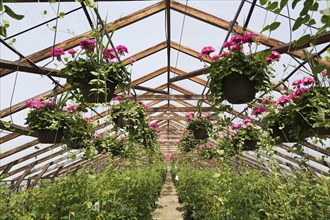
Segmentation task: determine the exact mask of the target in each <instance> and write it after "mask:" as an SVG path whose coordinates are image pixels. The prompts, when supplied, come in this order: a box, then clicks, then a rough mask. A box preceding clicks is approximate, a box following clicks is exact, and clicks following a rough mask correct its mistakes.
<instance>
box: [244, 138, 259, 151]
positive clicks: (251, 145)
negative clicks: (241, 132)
mask: <svg viewBox="0 0 330 220" xmlns="http://www.w3.org/2000/svg"><path fill="white" fill-rule="evenodd" d="M256 145H257V141H256V140H245V142H244V150H245V151H254V150H255V149H257V148H256Z"/></svg>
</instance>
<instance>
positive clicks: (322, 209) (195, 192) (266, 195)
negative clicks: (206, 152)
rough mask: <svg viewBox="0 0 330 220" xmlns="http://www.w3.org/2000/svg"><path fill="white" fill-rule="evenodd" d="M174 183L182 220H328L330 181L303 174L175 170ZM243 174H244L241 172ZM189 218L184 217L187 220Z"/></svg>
mask: <svg viewBox="0 0 330 220" xmlns="http://www.w3.org/2000/svg"><path fill="white" fill-rule="evenodd" d="M175 167H176V169H175V168H174V166H173V168H172V169H171V172H172V176H173V181H174V183H175V186H176V188H177V193H178V195H179V198H180V201H181V203H182V206H183V209H184V211H185V213H186V218H187V219H189V218H190V219H224V220H226V219H329V218H330V194H329V190H330V180H329V178H326V177H322V178H319V179H315V177H313V176H312V175H311V174H310V173H308V172H300V173H297V174H296V176H286V177H283V176H279V175H278V173H276V172H274V173H272V174H271V175H269V176H265V175H263V174H262V173H261V172H260V171H256V170H248V169H245V170H244V171H243V172H244V173H243V174H241V175H237V174H235V172H234V171H233V170H232V169H231V168H229V167H228V166H226V165H222V166H221V168H192V165H191V164H189V167H188V166H187V165H185V166H184V165H181V164H176V166H175ZM242 170H243V168H242ZM188 216H189V217H188Z"/></svg>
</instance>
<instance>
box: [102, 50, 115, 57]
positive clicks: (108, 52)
mask: <svg viewBox="0 0 330 220" xmlns="http://www.w3.org/2000/svg"><path fill="white" fill-rule="evenodd" d="M102 53H103V58H104V59H106V60H108V59H110V60H112V59H115V58H116V54H115V51H114V49H112V48H103V49H102Z"/></svg>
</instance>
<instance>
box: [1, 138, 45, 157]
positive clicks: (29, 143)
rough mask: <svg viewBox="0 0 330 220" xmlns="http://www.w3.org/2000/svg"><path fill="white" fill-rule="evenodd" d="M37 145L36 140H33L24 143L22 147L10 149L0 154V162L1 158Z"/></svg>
mask: <svg viewBox="0 0 330 220" xmlns="http://www.w3.org/2000/svg"><path fill="white" fill-rule="evenodd" d="M38 143H39V142H38V140H33V141H30V142H27V143H25V144H23V145H20V146H18V147H15V148H13V149H11V150H9V151H5V152H1V154H0V160H1V159H3V158H6V157H9V156H11V155H13V154H15V153H18V152H20V151H22V150H25V149H27V148H29V147H32V146H34V145H36V144H38Z"/></svg>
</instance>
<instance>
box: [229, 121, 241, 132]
mask: <svg viewBox="0 0 330 220" xmlns="http://www.w3.org/2000/svg"><path fill="white" fill-rule="evenodd" d="M241 127H242V124H241V123H236V124H232V125H230V126H229V128H230V129H231V130H233V131H236V130H238V129H240V128H241Z"/></svg>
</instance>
